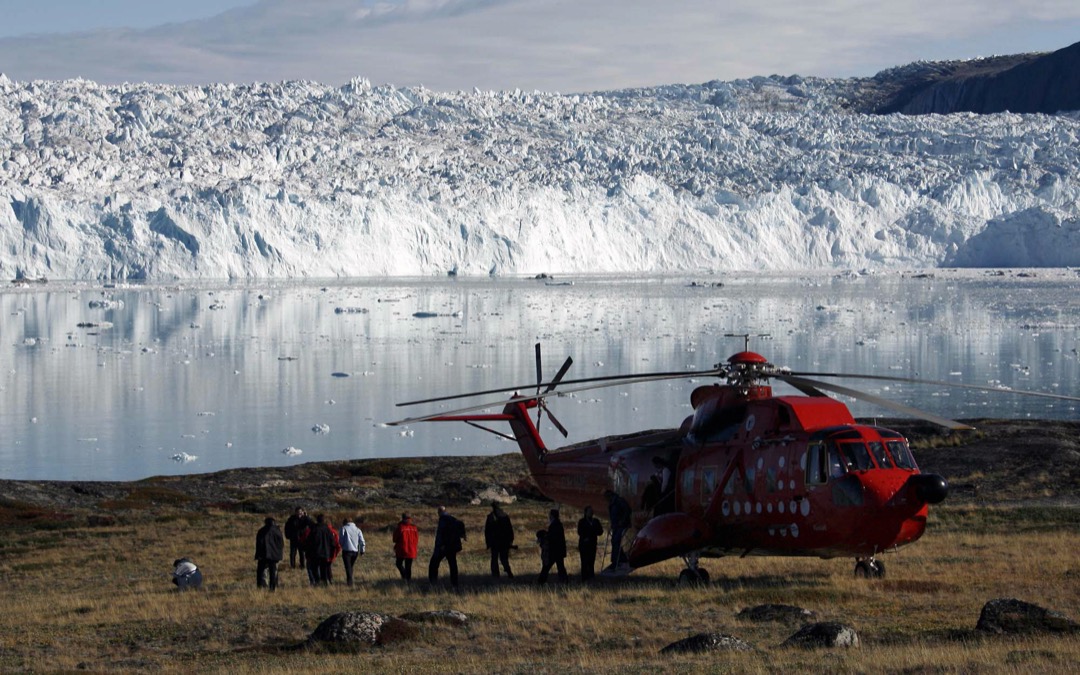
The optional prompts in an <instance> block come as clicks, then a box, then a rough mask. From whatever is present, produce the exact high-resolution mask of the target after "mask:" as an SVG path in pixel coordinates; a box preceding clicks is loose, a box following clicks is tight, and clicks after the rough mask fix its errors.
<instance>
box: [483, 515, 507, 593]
mask: <svg viewBox="0 0 1080 675" xmlns="http://www.w3.org/2000/svg"><path fill="white" fill-rule="evenodd" d="M484 544H485V545H486V546H487V547H488V549H489V550H490V551H491V576H493V577H495V578H498V576H499V563H500V562H501V563H502V568H503V570H505V571H506V576H507V577H509V578H511V579H513V578H514V573H513V572H511V571H510V547H511V546H513V545H514V525H513V524H512V523H511V522H510V516H508V515H506V512H505V511H503V510H502V508H500V507H499V505H498V504H492V505H491V513H489V514H488V517H487V522H486V523H484Z"/></svg>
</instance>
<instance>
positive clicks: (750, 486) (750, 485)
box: [743, 467, 757, 493]
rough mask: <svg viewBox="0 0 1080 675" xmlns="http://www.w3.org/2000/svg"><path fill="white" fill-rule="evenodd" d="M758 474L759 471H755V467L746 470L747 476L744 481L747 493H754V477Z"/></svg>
mask: <svg viewBox="0 0 1080 675" xmlns="http://www.w3.org/2000/svg"><path fill="white" fill-rule="evenodd" d="M756 473H757V470H756V469H754V467H750V468H748V469H747V470H746V475H745V476H744V480H743V487H745V488H746V491H747V492H749V493H753V492H754V476H755V474H756Z"/></svg>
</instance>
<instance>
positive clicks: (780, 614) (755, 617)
mask: <svg viewBox="0 0 1080 675" xmlns="http://www.w3.org/2000/svg"><path fill="white" fill-rule="evenodd" d="M815 616H816V615H815V614H814V612H811V611H810V610H808V609H803V608H802V607H796V606H794V605H775V604H769V605H757V606H756V607H747V608H746V609H744V610H743V611H741V612H739V613H738V614H737V615H736V616H735V618H737V619H742V620H744V621H755V622H757V623H765V622H774V623H787V624H795V623H806V622H808V621H812V620H813V619H814V617H815Z"/></svg>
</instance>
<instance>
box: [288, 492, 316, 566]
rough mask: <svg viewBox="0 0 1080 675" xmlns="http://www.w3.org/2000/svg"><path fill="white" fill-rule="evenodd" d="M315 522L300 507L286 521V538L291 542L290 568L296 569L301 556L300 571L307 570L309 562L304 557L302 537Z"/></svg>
mask: <svg viewBox="0 0 1080 675" xmlns="http://www.w3.org/2000/svg"><path fill="white" fill-rule="evenodd" d="M313 522H314V521H313V520H311V518H309V517H308V514H307V512H306V511H304V509H302V508H300V507H297V509H296V513H294V514H292V515H291V516H289V518H288V520H286V521H285V538H286V539H288V540H289V567H291V568H295V567H296V557H297V556H299V557H300V569H307V560H306V559H305V556H304V547H303V546H301V545H300V537H301V536H302V535H303V534H304V531H305V530H307V529H308V527H310V526H311V524H312V523H313Z"/></svg>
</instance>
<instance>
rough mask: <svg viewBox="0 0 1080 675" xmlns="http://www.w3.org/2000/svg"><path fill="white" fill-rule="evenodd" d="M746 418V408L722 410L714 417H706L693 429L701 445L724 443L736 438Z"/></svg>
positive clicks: (714, 414)
mask: <svg viewBox="0 0 1080 675" xmlns="http://www.w3.org/2000/svg"><path fill="white" fill-rule="evenodd" d="M745 417H746V406H745V405H740V406H734V407H728V408H721V409H720V410H718V411H715V412H714V413H713V414H712V415H710V416H708V417H704V418H703V419H702V420H701V422H700V423H699V424H698V425H697V427H696V428H694V429H693V434H694V438H695V440H697V441H698V442H699V443H723V442H725V441H730V440H731V439H733V438H735V434H736V433H737V432H738V430H739V428H740V427H741V426H742V422H743V418H745Z"/></svg>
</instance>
